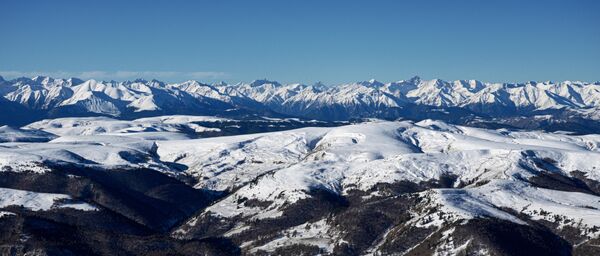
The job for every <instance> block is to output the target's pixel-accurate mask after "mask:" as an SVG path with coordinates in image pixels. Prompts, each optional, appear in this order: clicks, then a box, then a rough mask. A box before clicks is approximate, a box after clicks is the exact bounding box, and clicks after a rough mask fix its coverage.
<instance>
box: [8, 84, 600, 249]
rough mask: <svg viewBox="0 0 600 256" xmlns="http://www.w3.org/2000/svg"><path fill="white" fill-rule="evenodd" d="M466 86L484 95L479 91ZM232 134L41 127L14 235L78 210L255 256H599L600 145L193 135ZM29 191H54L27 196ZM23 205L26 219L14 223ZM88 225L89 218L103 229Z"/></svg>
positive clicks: (422, 135) (527, 135)
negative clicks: (28, 223)
mask: <svg viewBox="0 0 600 256" xmlns="http://www.w3.org/2000/svg"><path fill="white" fill-rule="evenodd" d="M369 83H370V85H369V86H370V87H378V88H379V87H385V86H387V85H384V84H381V83H379V84H377V83H376V82H375V81H370V82H369ZM263 85H265V83H257V84H255V85H254V86H255V87H260V86H263ZM439 85H440V84H439V83H433V84H430V86H433V87H436V88H438V86H439ZM269 86H282V85H275V84H270V85H269ZM454 86H464V87H469V88H468V89H467V88H465V90H466V91H468V90H472V91H473V93H477V92H475V91H477V90H483V89H482V88H479V87H481V86H482V85H480V84H478V83H476V82H464V83H461V84H460V85H459V84H455V85H454ZM457 99H458V98H451V97H449V98H448V100H449V101H448V102H453V101H454V100H457ZM232 121H234V120H231V119H224V118H214V117H206V116H163V117H153V118H142V119H136V120H132V121H121V120H115V119H110V118H61V119H55V120H43V121H40V122H36V123H33V124H30V125H27V126H25V127H23V128H21V129H18V131H22V132H21V133H19V136H20V137H27V136H28V135H31V136H32V137H36V136H38V133H40V132H41V131H44V132H47V133H52V134H54V135H53V136H56V138H52V140H50V141H48V142H5V143H0V170H2V172H0V176H1V177H3V179H0V194H2V193H4V195H6V196H5V200H4V201H3V200H0V211H2V212H3V213H2V214H3V215H2V218H0V220H11V219H14V218H17V219H18V218H24V217H23V216H30V215H28V214H34V215H35V214H38V215H39V214H42V215H43V214H51V213H45V212H49V211H50V212H51V211H52V210H57V209H60V210H61V211H65V209H63V208H64V207H70V206H64V207H63V206H62V205H63V203H64V202H63V201H66V202H70V203H71V204H77V205H78V206H77V207H79V206H81V207H79V208H77V207H71V208H76V209H86V210H91V209H104V208H106V209H110V213H109V212H108V211H107V212H106V213H103V214H118V216H119V217H118V218H117V217H114V218H115V219H111V220H110V221H115V220H116V219H119V220H122V219H126V220H129V221H133V222H135V223H136V224H135V225H143V226H144V227H148V228H149V229H151V230H154V231H153V232H156V233H153V234H154V235H165V234H168V235H169V236H170V238H162V239H163V240H164V239H167V240H169V239H174V240H175V241H177V243H187V242H189V241H205V240H206V239H208V241H214V240H211V239H217V240H216V241H217V242H215V243H216V244H219V245H220V246H224V248H228V249H236V250H241V252H244V253H249V254H261V253H264V254H301V253H306V254H311V255H312V254H334V255H340V254H348V253H349V252H353V253H356V254H374V255H377V254H384V255H385V254H424V255H430V254H434V253H437V254H442V255H456V254H459V255H460V254H461V253H469V252H472V253H473V254H475V255H477V254H482V255H486V254H499V255H506V254H508V255H511V254H515V253H516V252H520V251H527V252H529V253H531V252H534V253H533V254H556V252H571V253H572V254H581V255H590V254H595V253H596V252H598V251H597V250H598V249H597V247H595V246H594V245H595V244H596V243H597V242H598V241H600V222H599V221H598V220H599V219H600V136H599V135H597V134H588V135H569V134H565V133H559V132H557V133H548V132H542V131H523V130H508V129H482V128H475V127H467V126H459V125H452V124H448V123H445V122H442V121H435V120H429V119H427V120H423V121H419V122H413V121H394V122H391V121H382V120H371V121H369V122H364V123H357V124H352V125H345V126H337V127H305V128H300V129H292V130H285V131H274V132H267V133H253V134H242V135H235V136H221V137H211V138H190V136H189V131H190V130H193V129H200V128H199V127H196V126H194V125H197V124H198V122H202V123H203V124H206V125H209V124H210V125H211V127H203V128H202V129H215V126H213V125H217V124H222V126H221V128H222V129H225V126H226V125H230V124H229V123H227V122H232ZM21 141H26V140H23V139H22V140H21ZM36 177H43V181H44V182H40V181H36V179H42V178H36ZM31 184H34V185H35V186H39V187H40V189H43V190H42V191H39V192H35V193H34V192H27V191H34V190H32V189H31V188H32V187H35V186H34V185H31ZM40 184H43V185H40ZM65 184H66V185H65ZM2 189H4V190H2ZM130 190H133V191H130ZM42 192H44V193H46V192H52V194H43V193H42ZM57 202H60V203H57ZM83 202H87V203H88V204H85V203H83ZM18 205H23V206H24V208H25V209H23V210H21V211H19V212H17V211H15V209H16V208H15V207H16V206H18ZM96 205H98V206H96ZM84 206H85V207H84ZM33 211H35V212H34V213H31V212H33ZM100 211H101V210H100ZM4 212H9V213H6V214H5V213H4ZM39 212H43V213H39ZM80 212H81V213H78V212H77V213H75V214H78V215H77V216H79V217H77V218H84V217H81V216H88V215H90V216H92V215H93V216H95V217H94V218H99V217H98V216H96V215H94V214H97V213H96V212H97V211H80ZM11 213H12V214H14V215H11ZM86 214H88V215H86ZM155 214H156V215H155ZM80 215H81V216H80ZM52 216H53V215H52ZM111 216H112V215H111ZM49 218H50V217H49ZM51 218H55V219H56V218H58V217H55V216H53V217H51ZM84 223H87V222H84ZM108 223H110V222H108ZM0 225H2V221H0ZM15 225H16V224H15ZM69 225H72V223H71V224H69ZM74 225H83V224H81V223H80V224H77V223H76V224H74ZM86 225H88V224H86ZM108 226H110V227H111V228H113V226H111V225H108ZM11 227H12V226H11ZM80 228H81V229H86V228H88V226H85V227H84V226H82V227H80ZM105 228H106V227H105ZM111 232H112V231H111ZM144 232H148V231H147V230H146V231H144ZM117 233H118V232H117ZM220 239H224V240H220ZM142 240H143V239H142ZM143 241H146V240H143ZM169 241H170V240H169ZM223 241H228V242H226V243H225V242H223ZM224 243H225V244H224ZM219 248H221V249H223V248H222V247H219ZM238 252H240V251H238ZM558 254H561V253H558ZM567 254H568V253H567Z"/></svg>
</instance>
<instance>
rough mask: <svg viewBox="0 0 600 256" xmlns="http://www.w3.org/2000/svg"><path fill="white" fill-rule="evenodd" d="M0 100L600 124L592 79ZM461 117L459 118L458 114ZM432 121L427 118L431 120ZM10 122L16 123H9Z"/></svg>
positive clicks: (47, 86) (178, 110) (102, 87)
mask: <svg viewBox="0 0 600 256" xmlns="http://www.w3.org/2000/svg"><path fill="white" fill-rule="evenodd" d="M0 95H1V96H2V97H3V98H4V99H5V100H7V101H10V102H14V103H18V104H20V105H22V106H25V107H26V108H27V109H29V110H34V111H40V113H42V114H43V115H45V116H46V117H62V116H72V115H74V114H75V115H106V116H112V117H120V118H121V117H124V118H130V117H140V116H158V115H164V114H171V115H173V114H196V115H203V114H210V115H214V114H222V115H225V114H227V112H228V111H231V110H238V111H242V110H243V111H250V112H252V111H257V112H264V111H265V110H271V111H274V112H276V113H279V114H284V115H292V116H298V117H305V118H316V119H320V120H349V119H352V118H370V117H378V118H386V119H396V118H400V117H406V116H410V117H411V118H414V117H412V116H411V115H410V113H411V112H410V111H409V112H403V111H408V110H407V109H410V107H411V106H413V105H417V106H427V107H433V108H437V111H441V112H442V113H443V112H444V111H447V109H445V108H449V107H456V108H461V109H464V110H468V111H471V112H468V113H460V115H462V116H465V117H468V116H469V115H470V114H473V113H475V114H478V115H483V116H487V115H490V116H492V117H506V116H517V117H518V116H531V115H534V114H535V113H537V112H547V111H562V112H561V113H564V110H568V112H567V113H566V114H568V115H567V116H564V117H557V118H558V119H561V118H567V117H569V116H576V117H580V118H583V119H586V120H596V121H597V120H600V119H599V118H598V117H599V116H600V114H599V111H598V109H600V84H598V83H587V82H578V81H577V82H574V81H564V82H533V81H532V82H526V83H485V82H481V81H476V80H457V81H443V80H440V79H434V80H422V79H420V78H419V77H414V78H411V79H408V80H402V81H398V82H390V83H382V82H379V81H376V80H370V81H364V82H356V83H349V84H340V85H333V86H324V85H322V84H315V85H310V86H309V85H303V84H280V83H278V82H274V81H268V80H257V81H254V82H252V83H238V84H226V83H217V84H213V85H209V84H203V83H200V82H197V81H186V82H183V83H173V84H166V83H163V82H160V81H156V80H152V81H146V80H142V79H138V80H135V81H125V82H115V81H109V82H107V81H96V80H88V81H81V80H78V79H68V80H65V79H54V78H49V77H34V78H32V79H29V78H19V79H13V80H10V81H1V82H0ZM458 114H459V113H457V114H456V115H458ZM425 118H426V117H421V119H425ZM3 122H5V123H8V122H10V120H4V121H3Z"/></svg>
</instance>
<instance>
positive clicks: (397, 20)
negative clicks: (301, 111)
mask: <svg viewBox="0 0 600 256" xmlns="http://www.w3.org/2000/svg"><path fill="white" fill-rule="evenodd" d="M0 10H2V11H1V15H0V31H1V33H2V37H1V38H0V75H3V76H5V77H9V78H10V77H15V76H20V75H25V76H30V75H33V74H46V75H53V76H59V77H70V76H78V77H81V78H96V79H115V80H124V79H133V78H136V77H143V78H146V79H152V78H158V79H162V80H166V81H170V82H176V81H183V80H187V79H196V80H201V81H206V82H213V81H219V80H224V81H227V82H238V81H251V80H254V79H260V78H268V79H273V80H278V81H281V82H303V83H313V82H316V81H323V82H325V83H341V82H350V81H360V80H368V79H371V78H375V79H377V80H380V81H395V80H402V79H407V78H409V77H411V76H413V75H420V76H421V77H423V78H427V79H430V78H442V79H448V80H452V79H479V80H484V81H495V82H500V81H509V82H517V81H528V80H542V81H545V80H584V81H597V80H600V17H599V16H598V13H600V1H593V0H590V1H577V0H572V1H567V0H564V1H554V0H545V1H533V0H532V1H522V0H519V1H512V0H503V1H500V0H498V1H476V0H472V1H467V0H462V1H461V0H458V1H432V0H424V1H399V0H396V1H392V0H390V1H322V0H321V1H317V0H305V1H261V0H257V1H227V0H221V1H177V0H170V1H109V0H106V1H75V0H74V1H65V0H53V1H47V0H36V1H30V0H2V1H0Z"/></svg>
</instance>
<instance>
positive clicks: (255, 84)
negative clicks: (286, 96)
mask: <svg viewBox="0 0 600 256" xmlns="http://www.w3.org/2000/svg"><path fill="white" fill-rule="evenodd" d="M265 84H272V85H275V86H281V84H280V83H279V82H277V81H271V80H267V79H266V78H264V79H259V80H254V81H252V82H251V83H250V86H251V87H258V86H261V85H265Z"/></svg>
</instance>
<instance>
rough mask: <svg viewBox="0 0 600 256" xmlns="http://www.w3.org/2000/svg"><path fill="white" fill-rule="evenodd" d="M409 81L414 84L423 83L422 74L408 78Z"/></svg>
mask: <svg viewBox="0 0 600 256" xmlns="http://www.w3.org/2000/svg"><path fill="white" fill-rule="evenodd" d="M406 81H407V82H410V83H413V84H419V83H421V77H420V76H417V75H415V76H413V77H411V78H410V79H408V80H406Z"/></svg>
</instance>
